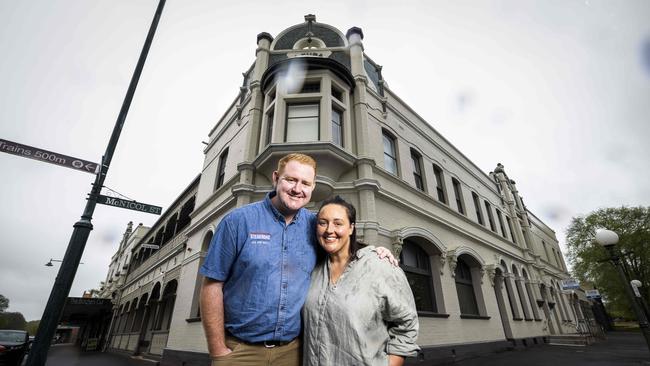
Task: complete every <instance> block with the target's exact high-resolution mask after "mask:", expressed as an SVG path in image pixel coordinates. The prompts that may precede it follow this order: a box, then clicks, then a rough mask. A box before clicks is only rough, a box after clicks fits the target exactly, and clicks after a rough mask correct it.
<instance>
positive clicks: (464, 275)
mask: <svg viewBox="0 0 650 366" xmlns="http://www.w3.org/2000/svg"><path fill="white" fill-rule="evenodd" d="M462 257H463V256H460V257H458V262H457V263H456V270H455V275H456V276H455V277H456V292H457V294H458V304H459V305H460V313H461V315H477V316H478V315H481V314H480V312H479V309H478V302H477V301H476V294H475V292H474V281H473V278H472V269H471V268H470V266H469V265H468V264H467V263H466V262H465V260H464V259H463V258H462Z"/></svg>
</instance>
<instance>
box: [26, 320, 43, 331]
mask: <svg viewBox="0 0 650 366" xmlns="http://www.w3.org/2000/svg"><path fill="white" fill-rule="evenodd" d="M39 324H41V321H40V320H30V321H28V322H27V325H26V326H25V330H26V331H27V332H28V333H29V335H36V332H37V331H38V326H39Z"/></svg>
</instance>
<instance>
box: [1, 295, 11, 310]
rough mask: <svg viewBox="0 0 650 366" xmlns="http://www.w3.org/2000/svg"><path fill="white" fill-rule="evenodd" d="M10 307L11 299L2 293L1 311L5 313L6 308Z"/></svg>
mask: <svg viewBox="0 0 650 366" xmlns="http://www.w3.org/2000/svg"><path fill="white" fill-rule="evenodd" d="M8 307H9V299H7V298H6V297H4V295H2V294H0V313H4V311H5V310H7V308H8Z"/></svg>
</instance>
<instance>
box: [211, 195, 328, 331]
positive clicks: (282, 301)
mask: <svg viewBox="0 0 650 366" xmlns="http://www.w3.org/2000/svg"><path fill="white" fill-rule="evenodd" d="M274 195H275V192H271V193H269V194H268V195H267V196H266V198H265V199H264V200H263V201H260V202H256V203H252V204H249V205H246V206H243V207H240V208H237V209H235V210H233V211H232V212H230V213H229V214H228V215H226V216H225V217H224V218H223V220H221V222H220V223H219V226H218V227H217V230H216V233H215V234H214V236H213V238H212V242H211V243H210V249H209V251H208V256H207V258H206V260H205V263H204V264H203V266H202V267H201V270H200V272H201V274H202V275H204V276H205V277H208V278H212V279H214V280H217V281H222V282H224V285H223V295H224V313H225V327H226V329H227V330H228V331H229V332H230V333H231V334H232V335H234V336H235V337H237V338H240V339H242V340H244V341H247V342H262V341H271V340H274V341H289V340H292V339H294V338H296V337H297V336H298V335H299V334H300V330H301V318H300V309H301V308H302V305H303V303H304V302H305V298H306V296H307V291H308V290H309V283H310V274H311V271H312V270H313V269H314V266H315V264H316V235H315V227H316V224H315V216H314V214H313V213H311V212H309V211H308V210H306V209H304V208H303V209H300V211H298V213H297V214H296V216H295V217H294V219H293V221H291V222H290V223H289V224H288V225H287V224H286V223H285V219H284V216H283V215H282V214H280V212H279V211H278V210H277V209H275V207H273V205H272V204H271V197H273V196H274Z"/></svg>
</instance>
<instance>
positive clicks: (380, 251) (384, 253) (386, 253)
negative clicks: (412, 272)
mask: <svg viewBox="0 0 650 366" xmlns="http://www.w3.org/2000/svg"><path fill="white" fill-rule="evenodd" d="M375 252H377V255H378V256H379V259H384V258H387V259H388V261H389V262H390V263H391V264H392V265H393V266H395V267H397V266H399V260H397V258H395V256H394V255H393V253H392V252H391V251H390V250H388V249H386V248H384V247H375Z"/></svg>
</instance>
